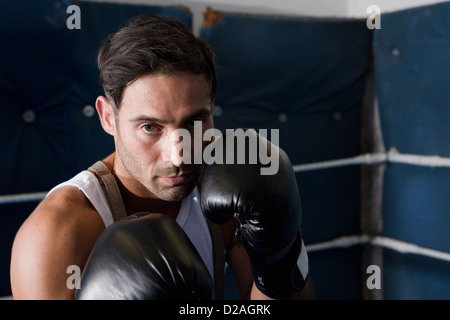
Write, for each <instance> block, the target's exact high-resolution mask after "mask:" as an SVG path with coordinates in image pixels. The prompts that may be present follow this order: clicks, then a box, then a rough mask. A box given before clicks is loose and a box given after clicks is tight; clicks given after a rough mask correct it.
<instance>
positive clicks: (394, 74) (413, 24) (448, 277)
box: [373, 2, 450, 299]
mask: <svg viewBox="0 0 450 320" xmlns="http://www.w3.org/2000/svg"><path fill="white" fill-rule="evenodd" d="M449 18H450V3H449V2H446V3H441V4H436V5H431V6H423V7H418V8H413V9H408V10H402V11H398V12H393V13H389V14H383V16H382V28H381V29H380V30H376V32H375V33H374V45H373V46H374V59H375V79H376V90H377V93H378V101H379V110H380V120H381V128H382V133H383V139H384V143H385V145H386V148H387V149H390V148H396V149H397V150H398V151H399V152H401V153H410V154H416V155H440V156H443V157H449V156H450V125H449V124H450V90H449V85H450V64H449V61H450V33H449V30H450V23H449ZM449 190H450V169H449V168H429V167H420V166H413V165H407V164H390V165H389V166H388V167H387V169H386V171H385V176H384V191H383V223H384V233H385V235H386V236H389V237H393V238H396V239H399V240H403V241H407V242H412V243H415V244H418V245H420V246H424V247H428V248H431V249H436V250H441V251H445V252H450V241H449V240H450V238H449V235H448V230H449V226H450V193H449ZM383 274H384V277H385V280H384V295H385V298H386V299H449V298H450V286H448V283H450V264H449V263H448V262H443V261H439V260H434V259H432V258H426V257H421V256H408V255H401V254H399V253H396V252H391V251H389V252H386V250H385V257H384V267H383Z"/></svg>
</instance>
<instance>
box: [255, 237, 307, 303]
mask: <svg viewBox="0 0 450 320" xmlns="http://www.w3.org/2000/svg"><path fill="white" fill-rule="evenodd" d="M301 250H302V238H301V235H300V233H299V234H298V235H297V237H296V239H295V240H294V243H293V244H292V246H291V248H290V249H289V251H288V252H287V253H286V254H285V255H284V256H283V257H281V258H280V259H277V261H276V262H273V263H269V262H267V260H266V263H261V262H259V261H258V262H257V261H255V260H252V259H250V263H251V266H252V273H253V279H254V281H255V285H256V287H257V288H258V289H259V290H260V291H261V292H262V293H264V294H265V295H266V296H268V297H270V298H273V299H286V298H288V297H289V296H290V295H291V294H292V293H293V292H295V291H299V290H301V289H302V288H303V286H304V284H305V279H304V278H303V276H302V274H301V272H300V270H299V268H298V266H297V260H298V258H299V256H300V252H301Z"/></svg>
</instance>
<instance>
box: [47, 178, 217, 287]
mask: <svg viewBox="0 0 450 320" xmlns="http://www.w3.org/2000/svg"><path fill="white" fill-rule="evenodd" d="M64 186H74V187H77V188H78V189H79V190H80V191H82V192H83V193H84V195H85V196H86V198H88V200H89V201H90V202H91V204H92V205H93V206H94V208H95V210H96V211H97V212H98V214H99V215H100V217H101V218H102V220H103V223H104V224H105V228H106V227H108V226H109V225H111V224H112V223H113V222H114V221H113V218H112V214H111V209H110V208H109V206H108V202H107V200H106V197H105V194H104V193H103V190H102V187H101V185H100V182H99V181H98V179H97V177H96V176H95V175H94V174H93V173H91V172H89V171H87V170H84V171H81V172H80V173H78V174H77V175H76V176H75V177H73V178H72V179H70V180H68V181H66V182H63V183H61V184H59V185H57V186H55V187H54V188H53V189H51V190H50V192H49V193H48V194H50V193H52V192H53V191H55V190H57V189H59V188H61V187H64ZM48 194H47V196H48ZM175 221H176V222H177V223H178V225H179V226H180V227H181V228H182V229H183V230H184V232H185V233H186V235H187V236H188V237H189V239H190V240H191V242H192V244H193V245H194V247H195V248H196V249H197V251H198V253H199V254H200V257H201V258H202V259H203V261H204V262H205V264H206V267H207V268H208V271H209V273H210V275H211V277H213V278H214V266H213V252H212V240H211V235H210V232H209V229H208V224H207V222H206V218H205V217H204V215H203V213H202V210H201V208H200V203H199V193H198V189H197V188H195V189H194V190H193V191H192V192H191V194H189V196H187V197H186V198H185V199H183V201H182V202H181V207H180V211H179V213H178V216H177V218H176V220H175Z"/></svg>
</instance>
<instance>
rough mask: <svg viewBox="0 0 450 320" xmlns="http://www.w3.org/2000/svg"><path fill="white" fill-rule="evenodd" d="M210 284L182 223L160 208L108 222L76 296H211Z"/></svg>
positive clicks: (126, 298)
mask: <svg viewBox="0 0 450 320" xmlns="http://www.w3.org/2000/svg"><path fill="white" fill-rule="evenodd" d="M213 294H214V285H213V281H212V278H211V276H210V274H209V272H208V269H207V267H206V265H205V264H204V262H203V260H202V258H201V257H200V255H199V254H198V252H197V250H196V249H195V248H194V245H193V244H192V243H191V241H190V240H189V238H188V237H187V235H186V234H185V233H184V231H183V230H182V229H181V227H180V226H179V225H178V224H177V223H176V222H175V221H174V220H173V219H171V218H169V217H167V216H165V215H162V214H156V213H151V214H144V213H142V214H137V215H134V216H130V217H128V218H125V219H122V220H119V221H117V222H115V223H114V224H112V225H110V226H109V227H108V228H106V229H105V231H104V232H103V233H102V234H101V235H100V237H99V239H98V240H97V242H96V244H95V246H94V249H93V250H92V252H91V255H90V256H89V259H88V261H87V264H86V266H85V269H84V270H83V274H82V276H81V281H80V289H78V290H77V292H76V299H77V300H172V299H185V300H192V299H195V300H200V299H201V300H209V299H212V298H213Z"/></svg>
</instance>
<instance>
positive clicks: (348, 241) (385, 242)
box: [306, 234, 450, 262]
mask: <svg viewBox="0 0 450 320" xmlns="http://www.w3.org/2000/svg"><path fill="white" fill-rule="evenodd" d="M359 244H371V245H374V246H378V247H383V248H387V249H391V250H394V251H397V252H400V253H404V254H405V253H409V254H417V255H422V256H427V257H430V258H435V259H440V260H444V261H448V262H450V253H448V252H443V251H439V250H435V249H430V248H426V247H422V246H418V245H416V244H413V243H408V242H405V241H400V240H397V239H393V238H389V237H382V236H374V237H370V236H368V235H367V234H361V235H351V236H343V237H339V238H336V239H333V240H330V241H324V242H320V243H316V244H310V245H306V251H307V252H308V253H310V252H314V251H322V250H328V249H336V248H341V249H345V248H348V247H351V246H355V245H359Z"/></svg>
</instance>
